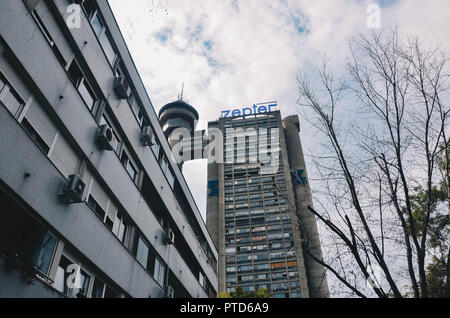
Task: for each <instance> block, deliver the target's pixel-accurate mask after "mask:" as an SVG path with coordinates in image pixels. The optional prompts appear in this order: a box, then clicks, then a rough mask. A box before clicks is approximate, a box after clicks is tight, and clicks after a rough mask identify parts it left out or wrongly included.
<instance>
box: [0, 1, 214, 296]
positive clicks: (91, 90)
mask: <svg viewBox="0 0 450 318" xmlns="http://www.w3.org/2000/svg"><path fill="white" fill-rule="evenodd" d="M150 62H151V61H150ZM170 153H171V150H170V147H169V144H168V143H167V140H166V138H165V136H164V133H163V131H162V129H161V126H160V124H159V121H158V117H157V115H156V113H155V111H154V108H153V105H152V103H151V101H150V98H149V97H148V95H147V92H146V90H145V88H144V85H143V83H142V81H141V79H140V76H139V74H138V71H137V69H136V67H135V65H134V63H133V60H132V58H131V55H130V53H129V51H128V49H127V47H126V44H125V41H124V39H123V37H122V35H121V32H120V30H119V27H118V25H117V23H116V21H115V18H114V15H113V13H112V11H111V9H110V7H109V5H108V3H107V1H104V0H98V1H96V0H77V1H74V0H2V1H1V3H0V207H1V208H0V217H1V218H2V220H1V222H0V297H83V298H84V297H87V298H109V297H136V298H148V297H151V298H159V297H215V296H216V294H217V290H218V281H217V273H216V270H217V257H218V253H217V250H216V248H215V245H214V243H213V241H212V239H211V237H210V235H209V233H208V230H207V228H206V225H205V223H204V222H203V220H202V218H201V215H200V213H199V210H198V208H197V206H196V204H195V201H194V199H193V196H192V194H191V192H190V190H189V188H188V186H187V184H186V181H185V180H184V178H183V175H182V173H181V171H180V169H179V166H178V165H177V164H176V163H175V162H173V161H172V160H171V156H170Z"/></svg>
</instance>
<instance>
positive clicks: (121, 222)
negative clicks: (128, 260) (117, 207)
mask: <svg viewBox="0 0 450 318" xmlns="http://www.w3.org/2000/svg"><path fill="white" fill-rule="evenodd" d="M127 228H128V225H127V223H126V221H125V217H124V215H123V214H122V213H121V212H118V213H117V216H116V219H115V220H114V226H113V233H114V235H116V236H117V238H118V239H119V240H120V241H121V242H122V243H124V242H125V236H126V233H127Z"/></svg>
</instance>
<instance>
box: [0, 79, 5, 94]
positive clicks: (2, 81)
mask: <svg viewBox="0 0 450 318" xmlns="http://www.w3.org/2000/svg"><path fill="white" fill-rule="evenodd" d="M5 85H6V84H5V81H4V80H3V78H2V77H1V76H0V92H1V91H2V90H3V87H5Z"/></svg>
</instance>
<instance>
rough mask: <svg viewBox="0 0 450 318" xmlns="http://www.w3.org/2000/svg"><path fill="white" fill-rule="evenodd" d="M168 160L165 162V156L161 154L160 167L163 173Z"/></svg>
mask: <svg viewBox="0 0 450 318" xmlns="http://www.w3.org/2000/svg"><path fill="white" fill-rule="evenodd" d="M168 165H169V164H168V162H167V158H166V157H165V156H162V157H161V169H162V171H163V172H164V173H165V172H166V169H167V167H168Z"/></svg>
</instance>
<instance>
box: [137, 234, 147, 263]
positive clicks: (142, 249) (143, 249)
mask: <svg viewBox="0 0 450 318" xmlns="http://www.w3.org/2000/svg"><path fill="white" fill-rule="evenodd" d="M148 254H149V248H148V246H147V244H146V243H145V242H144V240H143V239H142V238H141V237H138V243H137V247H136V259H137V261H138V262H139V263H141V265H142V266H144V267H145V268H147V260H148Z"/></svg>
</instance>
